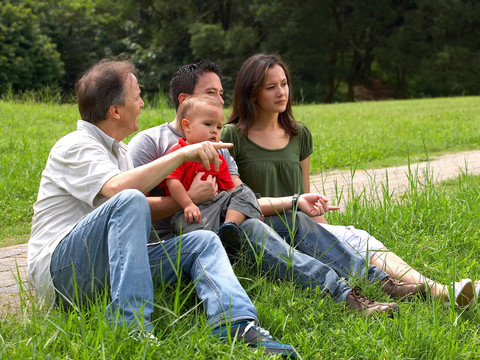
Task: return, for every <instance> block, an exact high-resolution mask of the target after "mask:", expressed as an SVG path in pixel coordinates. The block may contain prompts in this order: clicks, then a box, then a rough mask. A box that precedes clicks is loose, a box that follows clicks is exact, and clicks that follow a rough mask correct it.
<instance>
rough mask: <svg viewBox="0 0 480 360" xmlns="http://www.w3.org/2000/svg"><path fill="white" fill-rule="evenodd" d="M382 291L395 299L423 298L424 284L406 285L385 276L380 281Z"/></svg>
mask: <svg viewBox="0 0 480 360" xmlns="http://www.w3.org/2000/svg"><path fill="white" fill-rule="evenodd" d="M380 284H381V285H382V289H383V291H385V292H386V293H387V294H388V295H390V296H391V297H393V298H395V299H406V298H409V297H413V296H416V295H420V296H422V297H425V293H426V288H425V284H406V283H404V282H401V281H399V280H397V279H394V278H391V277H390V276H387V277H386V278H385V279H383V280H382V281H380Z"/></svg>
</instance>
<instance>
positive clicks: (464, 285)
mask: <svg viewBox="0 0 480 360" xmlns="http://www.w3.org/2000/svg"><path fill="white" fill-rule="evenodd" d="M479 284H480V283H479ZM452 286H453V291H454V294H455V304H457V305H458V306H468V304H470V302H471V301H472V299H474V298H475V295H474V291H476V289H474V288H473V283H472V280H470V279H462V280H460V281H459V282H454V283H452ZM478 291H480V285H479V286H478ZM478 291H477V294H478ZM477 297H478V295H477Z"/></svg>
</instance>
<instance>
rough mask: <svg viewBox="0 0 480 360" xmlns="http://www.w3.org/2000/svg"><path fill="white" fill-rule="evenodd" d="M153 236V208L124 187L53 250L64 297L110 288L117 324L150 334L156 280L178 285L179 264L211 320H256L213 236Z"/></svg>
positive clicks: (78, 298)
mask: <svg viewBox="0 0 480 360" xmlns="http://www.w3.org/2000/svg"><path fill="white" fill-rule="evenodd" d="M149 233H150V208H149V205H148V202H147V200H146V198H145V196H144V195H143V194H142V193H141V192H139V191H137V190H125V191H122V192H121V193H119V194H117V195H116V196H114V197H113V198H111V199H109V200H108V201H107V202H105V203H104V204H102V205H101V206H99V207H98V208H97V209H95V210H94V211H92V212H91V213H90V214H88V215H87V216H86V217H84V218H83V219H82V220H80V222H79V223H78V224H77V225H76V226H75V228H74V229H73V230H72V231H71V232H70V233H69V234H68V235H67V236H66V237H65V238H64V239H63V240H62V241H61V242H60V244H59V245H58V246H57V248H56V249H55V251H54V253H53V255H52V260H51V264H50V272H51V275H52V279H53V284H54V286H55V289H56V291H57V298H58V300H59V301H62V302H63V303H66V304H68V303H70V302H74V303H80V304H81V303H83V302H85V300H86V299H91V298H92V297H93V295H94V293H95V292H97V291H102V290H105V289H107V290H109V291H110V294H111V302H110V303H109V304H108V306H107V317H108V320H109V322H110V323H111V324H112V325H113V324H116V323H118V322H124V323H125V324H126V325H133V326H136V327H143V328H145V329H146V330H147V331H151V330H152V324H151V314H152V312H153V307H154V306H153V286H154V281H155V282H156V283H159V282H164V283H167V284H168V283H172V282H174V281H175V280H176V276H177V274H178V273H179V270H177V268H173V267H172V265H173V266H177V264H178V268H179V269H180V270H181V271H183V272H184V273H186V274H187V275H188V276H190V277H191V278H192V280H193V281H194V283H195V290H196V292H197V295H198V297H199V298H200V300H201V301H202V302H203V303H204V307H205V311H206V313H207V316H208V321H209V323H210V324H211V325H213V326H218V325H220V324H222V323H223V322H225V321H232V322H234V321H240V320H256V321H257V315H256V309H255V307H254V306H253V304H252V302H251V301H250V299H249V298H248V296H247V294H246V293H245V291H244V290H243V288H242V287H241V285H240V283H239V282H238V280H237V278H236V277H235V274H234V273H233V270H232V268H231V265H230V262H229V260H228V257H227V255H226V253H225V250H224V249H223V246H222V244H221V242H220V239H219V238H218V237H217V236H216V235H215V234H214V233H212V232H208V231H197V232H192V233H190V234H187V235H184V236H182V237H177V238H174V239H170V240H167V241H164V242H161V243H157V244H153V245H149V246H148V247H147V240H148V237H149ZM167 254H168V255H167ZM170 260H171V261H170Z"/></svg>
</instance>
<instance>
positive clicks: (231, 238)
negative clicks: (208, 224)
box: [217, 221, 241, 250]
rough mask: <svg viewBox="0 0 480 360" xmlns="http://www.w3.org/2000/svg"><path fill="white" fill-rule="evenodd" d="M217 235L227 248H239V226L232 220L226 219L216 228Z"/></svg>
mask: <svg viewBox="0 0 480 360" xmlns="http://www.w3.org/2000/svg"><path fill="white" fill-rule="evenodd" d="M217 235H218V237H219V238H220V240H222V243H223V245H224V246H225V247H226V248H227V249H229V250H239V249H240V245H241V241H240V228H239V227H238V225H237V224H235V223H234V222H232V221H228V222H226V223H224V224H223V225H222V226H220V227H219V228H218V230H217Z"/></svg>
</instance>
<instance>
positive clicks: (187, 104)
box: [160, 95, 262, 249]
mask: <svg viewBox="0 0 480 360" xmlns="http://www.w3.org/2000/svg"><path fill="white" fill-rule="evenodd" d="M177 118H178V119H182V121H181V125H182V128H183V131H184V133H185V138H180V139H179V141H178V144H177V145H175V146H174V147H173V148H172V149H170V151H169V153H170V152H172V151H175V150H177V149H179V148H181V147H183V146H186V145H190V144H195V143H199V142H202V141H214V142H218V141H220V135H221V131H222V126H223V120H224V112H223V108H222V104H221V103H220V102H219V101H218V100H217V99H215V98H213V97H211V96H208V95H193V96H189V97H188V98H186V99H185V100H184V101H183V103H182V104H180V106H179V108H178V112H177ZM220 160H221V161H222V163H221V165H220V168H219V170H218V171H215V170H214V168H213V164H211V167H210V170H206V169H205V168H204V167H202V165H201V163H197V162H185V163H183V164H182V165H180V166H179V167H178V168H177V169H176V170H175V171H173V172H172V173H171V174H170V175H169V176H167V178H166V179H165V181H164V182H162V183H161V184H160V186H166V193H167V195H170V196H172V198H173V199H174V200H175V201H176V202H177V203H178V204H179V205H180V206H181V207H182V208H183V212H182V211H179V212H177V213H176V214H175V215H174V216H173V217H172V220H171V226H172V227H173V229H174V231H175V233H176V234H180V233H183V234H185V233H187V232H190V231H193V230H198V229H207V230H216V231H217V233H218V235H219V236H220V239H222V241H223V243H224V245H225V246H226V247H227V248H230V249H236V248H238V246H239V243H240V229H239V225H240V224H241V223H242V222H243V221H244V220H245V219H246V218H247V217H249V218H257V219H259V218H261V216H262V213H261V211H260V207H259V205H258V201H257V199H256V197H255V194H254V193H253V191H252V190H251V189H250V188H249V187H248V186H247V185H245V184H241V185H240V186H238V187H235V185H234V183H233V181H232V177H231V176H230V172H229V171H228V166H227V163H226V160H225V159H224V158H223V157H222V156H221V155H220ZM198 172H204V173H205V175H204V178H206V177H207V176H208V175H212V176H213V177H215V179H216V181H217V185H218V191H219V192H218V194H217V195H216V196H215V198H214V199H213V200H212V201H209V202H206V203H204V204H201V205H199V206H197V205H195V204H194V203H193V201H192V199H191V198H190V197H189V196H188V194H187V191H188V189H190V186H191V184H192V181H193V179H194V177H195V175H196V174H197V173H198ZM222 222H224V224H223V225H222V226H220V224H221V223H222Z"/></svg>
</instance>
